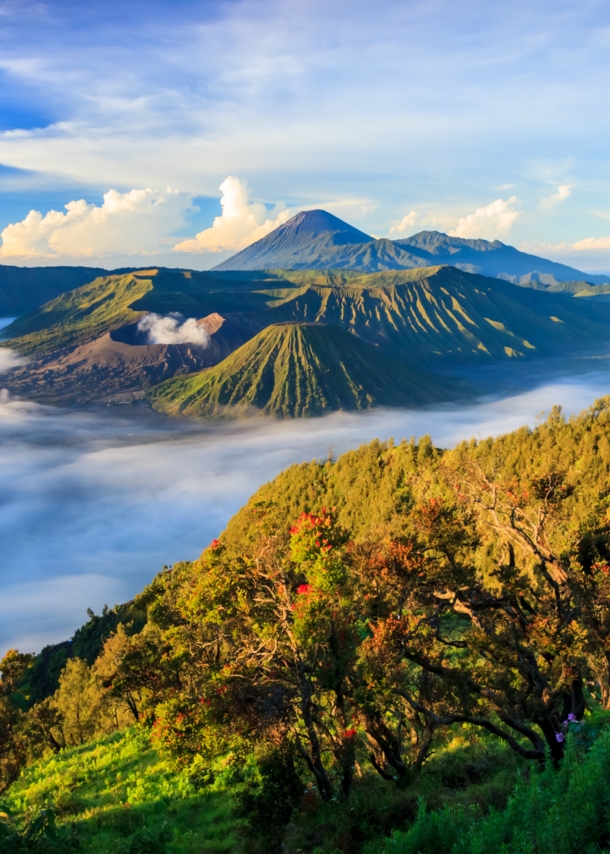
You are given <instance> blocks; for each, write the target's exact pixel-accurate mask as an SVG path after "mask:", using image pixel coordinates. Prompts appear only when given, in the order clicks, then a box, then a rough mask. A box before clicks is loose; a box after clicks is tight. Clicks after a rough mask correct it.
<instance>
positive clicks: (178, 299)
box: [5, 269, 267, 355]
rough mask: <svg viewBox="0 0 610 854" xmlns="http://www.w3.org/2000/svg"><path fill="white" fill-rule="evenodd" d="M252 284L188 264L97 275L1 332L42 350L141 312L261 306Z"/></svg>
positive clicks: (86, 337) (83, 338)
mask: <svg viewBox="0 0 610 854" xmlns="http://www.w3.org/2000/svg"><path fill="white" fill-rule="evenodd" d="M252 288H253V285H252V284H251V283H250V282H246V283H242V282H233V281H231V280H230V279H223V280H219V279H217V278H214V277H212V276H209V275H208V274H206V273H201V272H197V271H190V270H186V271H179V270H158V269H152V270H138V271H136V272H133V273H127V274H122V275H111V276H101V277H99V278H97V279H95V280H94V281H92V282H89V283H88V284H86V285H83V286H82V287H80V288H77V289H76V290H73V291H70V292H69V293H66V294H62V295H61V296H59V297H57V298H56V299H54V300H52V301H51V302H48V303H46V304H45V305H43V306H41V308H39V309H38V310H37V311H35V312H33V313H31V314H29V315H26V316H25V317H20V318H18V319H17V320H16V321H14V322H13V323H12V324H11V325H10V326H9V327H7V329H6V330H5V332H6V334H7V335H8V336H10V339H11V341H10V346H11V347H12V348H14V349H16V350H19V351H20V352H22V353H27V354H29V353H36V354H41V355H42V354H44V353H48V352H50V351H52V350H57V349H60V348H64V347H75V346H78V345H80V344H83V343H86V342H87V341H92V340H93V339H95V338H99V337H100V336H101V335H104V334H105V333H106V332H109V331H112V330H113V329H118V328H119V327H121V326H124V325H126V324H128V323H134V322H135V321H136V320H137V319H138V317H140V316H141V315H142V314H144V313H146V312H151V311H154V312H157V313H159V314H167V313H169V312H172V311H177V312H181V313H182V314H184V315H185V316H187V317H203V316H205V315H206V314H210V313H211V312H213V311H227V310H228V311H239V310H240V309H241V310H244V309H245V310H247V311H250V312H252V311H254V310H257V309H259V310H260V309H261V308H263V309H264V308H265V306H266V300H267V297H265V296H264V295H258V294H255V293H252ZM214 291H217V293H214Z"/></svg>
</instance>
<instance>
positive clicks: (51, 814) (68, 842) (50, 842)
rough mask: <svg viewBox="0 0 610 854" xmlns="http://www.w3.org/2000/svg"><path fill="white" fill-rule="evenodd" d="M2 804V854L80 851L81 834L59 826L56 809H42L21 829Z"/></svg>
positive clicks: (75, 853)
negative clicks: (78, 834) (79, 835)
mask: <svg viewBox="0 0 610 854" xmlns="http://www.w3.org/2000/svg"><path fill="white" fill-rule="evenodd" d="M2 810H3V808H2V806H1V805H0V845H1V848H2V851H3V854H52V852H57V854H78V852H80V851H81V850H82V849H81V846H80V842H79V839H78V836H77V835H76V834H75V833H74V832H73V831H72V830H70V829H64V828H58V827H57V825H56V821H55V811H54V810H53V809H51V808H47V809H43V810H41V811H40V813H39V814H38V815H37V816H36V817H35V818H33V819H32V820H31V821H29V822H27V823H26V825H25V827H24V828H23V829H22V830H21V829H19V828H18V827H16V826H15V824H14V822H13V821H12V817H11V814H10V811H4V812H2Z"/></svg>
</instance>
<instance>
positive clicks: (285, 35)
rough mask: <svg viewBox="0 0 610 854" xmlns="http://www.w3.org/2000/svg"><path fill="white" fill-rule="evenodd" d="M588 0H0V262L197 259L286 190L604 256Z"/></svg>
mask: <svg viewBox="0 0 610 854" xmlns="http://www.w3.org/2000/svg"><path fill="white" fill-rule="evenodd" d="M609 100H610V4H608V2H607V0H577V2H576V0H569V2H566V0H552V2H551V0H511V2H510V3H508V2H500V3H489V0H485V2H483V0H461V2H460V3H456V2H455V0H377V2H371V0H299V2H294V0H213V2H211V0H199V1H198V2H193V0H171V2H169V0H145V2H142V0H121V2H117V0H104V2H103V3H82V2H80V0H79V2H76V0H51V2H37V0H0V232H1V238H2V245H1V246H0V263H3V264H21V265H44V264H59V263H69V264H92V265H102V266H106V267H113V266H119V265H126V264H128V265H133V266H146V265H149V264H151V265H152V264H166V265H168V266H186V267H192V268H197V269H206V268H209V267H212V266H214V265H215V264H217V263H219V262H220V261H222V260H224V258H226V257H228V256H229V255H230V254H232V253H233V252H235V251H237V250H239V249H241V248H243V246H245V245H247V244H248V243H250V242H252V240H255V239H257V238H258V237H261V236H264V234H266V233H268V232H269V231H270V230H271V229H273V228H274V227H277V225H280V224H281V223H282V222H284V221H286V219H287V218H288V217H289V216H291V215H293V214H294V213H297V212H298V211H300V210H305V209H311V208H318V207H321V208H324V209H326V210H329V211H331V212H332V213H334V214H336V215H337V216H340V217H342V218H344V219H346V220H348V221H349V222H351V223H353V224H354V225H356V226H357V227H359V228H361V229H362V230H364V231H366V232H367V233H369V234H372V235H375V236H379V237H381V236H390V237H391V238H400V237H406V236H408V235H409V234H412V233H415V232H417V231H420V230H422V229H433V228H434V229H438V230H441V231H445V232H448V233H452V234H455V235H458V236H462V237H485V238H487V239H500V240H502V241H503V242H507V243H510V244H512V245H516V246H518V247H519V248H522V249H525V250H526V251H530V252H533V253H535V254H540V255H544V256H545V257H549V258H553V259H555V260H560V261H563V262H565V263H569V264H572V265H574V266H576V267H578V268H580V269H584V270H588V271H591V272H602V271H603V272H610V150H609V148H608V139H609V136H610V109H608V107H609Z"/></svg>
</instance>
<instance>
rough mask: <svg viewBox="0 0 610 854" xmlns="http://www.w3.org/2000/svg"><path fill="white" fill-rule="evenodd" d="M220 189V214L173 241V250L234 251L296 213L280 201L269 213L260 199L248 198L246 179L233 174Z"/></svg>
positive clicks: (267, 232)
mask: <svg viewBox="0 0 610 854" xmlns="http://www.w3.org/2000/svg"><path fill="white" fill-rule="evenodd" d="M220 191H221V193H222V197H221V199H220V204H221V207H222V214H221V215H220V216H217V217H216V218H215V220H214V223H213V225H212V227H211V228H206V229H204V231H200V232H199V234H197V235H196V236H195V237H194V238H192V239H191V240H183V241H182V242H181V243H178V244H176V246H175V247H174V250H175V251H176V252H227V251H230V252H237V251H239V250H240V249H244V248H245V247H246V246H249V245H250V244H251V243H254V242H255V241H256V240H260V239H261V237H265V235H267V234H269V232H270V231H273V229H274V228H277V227H278V226H280V225H282V224H283V223H285V222H286V220H288V219H290V217H291V216H292V215H293V213H297V211H296V210H295V211H289V210H287V209H286V207H285V206H284V205H283V204H281V203H280V204H277V205H276V206H275V208H274V209H273V211H272V212H271V215H270V212H269V210H268V209H267V208H266V207H265V205H263V204H262V203H261V202H251V201H250V190H249V188H248V183H247V181H241V180H240V179H239V178H236V177H235V176H233V175H229V177H228V178H225V180H224V181H223V182H222V184H221V185H220Z"/></svg>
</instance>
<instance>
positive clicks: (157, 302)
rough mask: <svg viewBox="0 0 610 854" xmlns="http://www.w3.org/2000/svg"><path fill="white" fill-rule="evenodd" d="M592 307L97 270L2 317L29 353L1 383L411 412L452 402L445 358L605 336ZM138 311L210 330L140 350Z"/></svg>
mask: <svg viewBox="0 0 610 854" xmlns="http://www.w3.org/2000/svg"><path fill="white" fill-rule="evenodd" d="M338 239H341V238H338ZM584 287H585V288H588V290H585V291H583V293H596V292H597V290H598V289H599V290H604V287H605V286H601V287H600V286H589V285H587V286H584ZM605 300H606V297H603V296H602V297H583V298H573V297H572V296H571V295H569V294H555V293H548V292H543V291H538V290H535V289H533V288H529V287H527V288H524V287H517V286H516V285H514V284H512V283H510V282H507V281H502V280H498V279H492V278H489V277H485V276H481V275H478V274H473V273H468V272H465V271H463V270H460V269H458V268H456V267H452V266H434V267H418V268H415V269H411V270H394V271H386V272H379V273H372V274H371V273H369V274H363V273H359V272H355V271H350V270H331V271H321V270H305V271H294V270H292V271H291V270H284V271H266V272H265V271H262V272H256V271H254V272H252V271H236V272H222V271H216V272H196V271H179V270H163V269H152V270H138V271H133V272H129V273H123V274H115V275H105V276H99V277H97V278H96V279H94V280H93V281H92V282H88V283H87V284H85V285H82V286H81V287H80V288H76V289H75V290H72V291H69V292H68V293H64V294H61V295H60V296H58V297H56V298H55V299H54V300H51V301H50V302H48V303H46V304H45V305H43V306H41V307H40V308H39V309H38V310H37V311H34V312H32V313H30V314H29V315H25V316H23V317H20V318H18V319H17V320H16V321H14V322H13V323H12V324H11V326H9V327H7V329H6V330H4V333H5V334H6V336H7V338H6V340H5V342H4V344H3V346H9V347H11V348H13V349H15V350H17V351H18V352H20V353H22V354H24V355H27V356H28V357H29V361H28V364H26V365H24V366H21V367H16V368H15V369H13V370H11V371H10V372H9V373H5V374H4V375H3V376H2V385H3V386H6V387H7V388H8V389H9V390H10V391H12V392H13V393H15V394H18V395H21V396H25V397H29V398H31V399H35V400H39V401H41V402H47V403H62V404H65V403H85V402H88V401H92V400H108V401H111V400H119V399H120V400H121V401H124V400H126V399H133V398H134V397H135V398H136V399H139V398H142V396H143V395H145V396H146V398H147V399H149V400H150V402H151V403H152V404H153V405H154V406H155V407H157V408H159V409H163V410H164V411H166V412H169V413H173V414H178V413H182V414H198V415H202V416H206V417H218V416H221V415H223V413H224V414H226V412H227V411H228V410H227V407H229V408H231V409H232V411H233V412H234V413H236V414H246V413H249V412H252V411H254V410H255V409H258V410H260V411H262V412H265V413H267V414H272V415H303V414H319V413H321V412H322V411H330V410H332V409H336V408H363V407H365V406H368V405H371V406H372V405H381V404H384V405H391V403H392V401H393V402H394V405H415V404H416V403H418V402H425V401H426V400H431V399H438V395H441V396H442V397H443V398H444V399H447V400H449V399H451V398H452V397H453V396H454V393H455V390H454V389H451V388H450V387H449V386H448V385H447V382H446V381H445V380H443V379H441V376H440V373H439V369H441V370H443V369H444V368H446V367H447V366H451V367H452V370H454V371H455V370H457V371H458V373H459V372H461V371H462V368H461V367H460V366H464V369H465V368H466V367H467V366H469V365H483V364H490V363H492V362H498V361H509V360H512V361H515V360H522V359H529V358H531V357H545V356H569V355H573V354H577V353H584V352H586V351H589V352H590V351H591V350H592V348H593V347H594V346H595V345H596V344H599V342H605V341H608V339H609V338H610V303H608V302H606V301H605ZM150 313H154V314H158V315H161V316H163V317H167V316H168V315H171V314H172V313H178V314H180V315H182V318H187V317H188V318H195V319H196V320H197V324H198V325H200V326H203V327H204V328H205V329H206V331H207V333H208V338H207V340H206V341H205V342H203V343H202V341H201V340H199V341H198V342H196V341H193V339H188V338H187V339H184V340H182V342H181V343H167V342H166V343H161V342H159V343H154V342H152V341H151V340H149V339H148V338H147V334H146V333H145V332H143V330H142V329H140V328H139V326H138V323H139V321H140V320H141V319H142V318H143V317H145V316H147V315H148V314H150ZM267 330H274V331H269V332H267ZM278 330H279V331H278ZM263 333H266V334H263ZM188 341H191V342H192V343H188ZM367 366H368V367H367ZM172 378H176V379H175V382H174V380H172ZM160 382H163V383H164V385H162V386H159V387H158V388H159V390H158V391H155V390H153V391H151V392H150V394H149V392H148V390H149V389H151V388H152V387H154V386H155V385H156V384H158V383H160ZM424 390H425V392H426V393H425V394H423V391H424ZM464 393H465V391H464V389H463V388H462V394H464Z"/></svg>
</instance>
